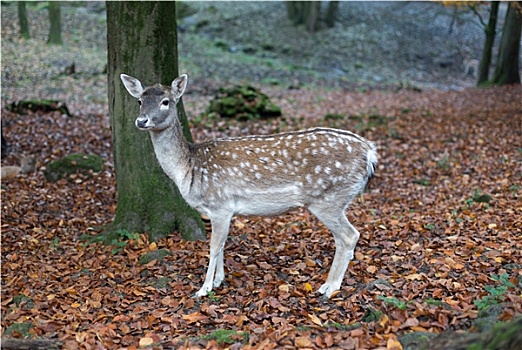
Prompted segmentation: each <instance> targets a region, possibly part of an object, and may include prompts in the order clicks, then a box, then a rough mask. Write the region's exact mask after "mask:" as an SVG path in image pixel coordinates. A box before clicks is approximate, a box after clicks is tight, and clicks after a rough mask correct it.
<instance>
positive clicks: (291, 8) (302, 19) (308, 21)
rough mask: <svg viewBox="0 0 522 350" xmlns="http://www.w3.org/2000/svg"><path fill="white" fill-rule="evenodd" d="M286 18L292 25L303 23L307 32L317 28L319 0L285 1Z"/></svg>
mask: <svg viewBox="0 0 522 350" xmlns="http://www.w3.org/2000/svg"><path fill="white" fill-rule="evenodd" d="M286 8H287V14H288V18H289V19H290V20H291V21H292V23H293V24H294V25H300V24H304V26H305V28H306V30H307V31H309V32H315V31H316V30H317V28H318V24H319V19H320V12H321V2H320V1H287V2H286Z"/></svg>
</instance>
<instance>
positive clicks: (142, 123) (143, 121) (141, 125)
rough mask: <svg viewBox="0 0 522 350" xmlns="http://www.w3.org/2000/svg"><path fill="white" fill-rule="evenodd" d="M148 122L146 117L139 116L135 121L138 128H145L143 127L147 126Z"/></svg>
mask: <svg viewBox="0 0 522 350" xmlns="http://www.w3.org/2000/svg"><path fill="white" fill-rule="evenodd" d="M148 121H149V118H147V116H146V115H143V114H142V115H140V116H139V117H138V119H136V126H137V127H138V128H145V126H146V125H147V122H148Z"/></svg>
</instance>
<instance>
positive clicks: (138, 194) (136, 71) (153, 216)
mask: <svg viewBox="0 0 522 350" xmlns="http://www.w3.org/2000/svg"><path fill="white" fill-rule="evenodd" d="M107 45H108V83H109V110H110V115H111V126H112V135H113V136H112V139H113V148H114V164H115V168H116V183H117V186H116V189H117V195H118V207H117V210H116V216H115V218H114V222H113V227H112V229H113V230H117V229H126V230H127V231H130V232H143V231H146V232H148V233H149V236H150V237H151V239H153V240H156V239H158V238H160V237H163V236H165V235H167V234H169V233H171V232H172V231H173V230H176V229H177V230H179V231H180V233H181V235H182V236H183V238H185V239H205V229H204V225H203V223H202V221H201V219H200V215H199V213H197V212H196V211H195V210H194V209H192V208H190V207H189V206H188V204H187V203H186V202H185V201H184V200H183V198H182V197H181V195H180V194H179V191H178V189H177V187H176V185H175V184H174V183H173V182H172V181H171V180H170V179H169V178H168V177H167V175H165V173H164V172H163V170H162V169H161V168H160V166H159V163H158V162H157V160H156V157H155V156H154V150H153V148H152V143H151V140H150V136H149V134H148V133H146V132H143V131H139V130H138V129H137V128H136V126H135V125H134V121H135V119H136V117H137V116H138V112H139V111H138V103H137V102H136V100H135V99H134V98H132V97H131V96H130V95H129V94H128V93H127V92H126V91H125V88H124V86H123V84H122V83H121V80H120V74H121V73H127V74H131V75H132V76H135V77H138V78H139V79H141V81H143V82H144V84H146V85H149V84H150V85H152V84H154V83H158V82H159V83H162V84H165V85H170V84H171V83H172V81H173V80H174V79H175V78H176V77H177V76H178V50H177V27H176V8H175V3H174V2H173V1H172V2H162V1H157V2H156V1H155V2H148V1H140V2H138V1H136V2H131V1H129V2H127V1H125V2H119V1H108V2H107ZM178 111H179V117H180V120H181V124H182V125H183V127H184V133H185V137H186V138H187V139H188V140H191V137H190V131H189V129H188V123H187V119H186V115H185V112H184V109H183V104H182V103H181V102H180V103H179V105H178Z"/></svg>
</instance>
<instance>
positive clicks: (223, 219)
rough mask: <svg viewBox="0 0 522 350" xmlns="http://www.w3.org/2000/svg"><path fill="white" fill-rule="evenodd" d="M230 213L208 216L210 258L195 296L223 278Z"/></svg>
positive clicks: (217, 284)
mask: <svg viewBox="0 0 522 350" xmlns="http://www.w3.org/2000/svg"><path fill="white" fill-rule="evenodd" d="M231 219H232V215H230V214H226V215H219V216H218V215H216V216H214V217H211V218H210V221H211V223H212V236H211V237H210V260H209V262H208V268H207V276H206V277H205V282H204V283H203V286H202V287H201V289H200V290H199V291H198V292H197V293H196V297H202V296H205V295H207V294H208V292H210V291H211V290H212V287H218V286H219V285H221V282H223V279H224V278H225V270H224V266H223V260H224V258H223V250H224V248H225V242H226V240H227V236H228V229H229V226H230V220H231Z"/></svg>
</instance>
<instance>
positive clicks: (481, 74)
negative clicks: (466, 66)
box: [477, 1, 500, 85]
mask: <svg viewBox="0 0 522 350" xmlns="http://www.w3.org/2000/svg"><path fill="white" fill-rule="evenodd" d="M499 4H500V2H498V1H493V2H491V10H490V13H489V21H488V24H487V25H486V26H485V27H484V32H485V34H486V40H484V48H483V49H482V58H481V59H480V66H479V71H478V81H477V85H480V84H483V83H485V82H486V81H488V79H489V66H490V65H491V55H492V52H493V44H494V43H495V34H496V27H497V16H498V7H499ZM479 18H480V17H479Z"/></svg>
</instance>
